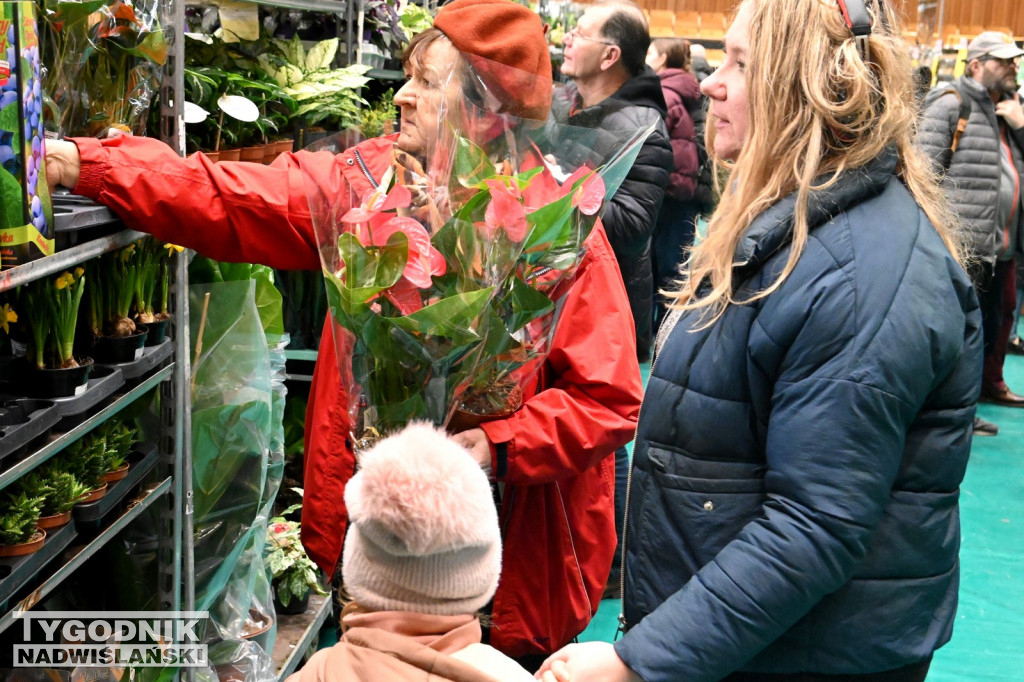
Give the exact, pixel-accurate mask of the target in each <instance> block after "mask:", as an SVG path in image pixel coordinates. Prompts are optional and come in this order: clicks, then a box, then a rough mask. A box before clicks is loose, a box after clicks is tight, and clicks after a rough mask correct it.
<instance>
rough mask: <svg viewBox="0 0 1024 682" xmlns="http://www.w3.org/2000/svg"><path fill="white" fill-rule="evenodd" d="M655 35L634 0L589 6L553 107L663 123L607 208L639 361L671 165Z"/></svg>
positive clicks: (593, 117)
mask: <svg viewBox="0 0 1024 682" xmlns="http://www.w3.org/2000/svg"><path fill="white" fill-rule="evenodd" d="M650 41H651V38H650V35H649V33H648V29H647V20H646V19H645V18H644V15H643V12H642V10H640V9H639V8H638V7H637V6H636V5H635V4H633V3H632V2H629V1H628V0H611V1H605V2H597V3H595V4H593V5H590V7H589V8H588V9H587V11H586V12H584V13H583V15H582V16H580V18H579V21H578V22H577V23H576V26H575V27H574V28H573V29H572V30H571V31H569V32H568V33H567V34H566V35H565V37H564V38H563V43H564V46H565V50H564V61H563V62H562V67H561V69H562V74H563V75H564V76H566V77H568V78H570V79H572V85H573V86H574V87H572V88H569V89H568V90H569V92H568V94H567V96H566V97H565V98H556V101H555V102H554V103H553V104H552V108H551V112H552V114H553V115H554V117H555V120H557V121H558V122H559V123H569V124H572V125H575V126H581V127H587V128H594V129H597V130H598V131H600V130H604V131H616V130H631V129H632V130H637V129H639V128H644V127H647V126H649V125H651V124H652V123H655V124H656V125H657V128H656V130H655V132H654V134H653V135H651V136H650V137H648V138H647V141H646V142H645V143H644V145H643V148H642V149H641V151H640V155H639V156H638V157H637V159H636V163H634V165H633V168H632V170H631V171H630V173H629V175H628V176H627V178H626V181H625V182H624V183H623V184H622V186H621V187H620V188H619V190H618V192H616V193H615V196H614V197H612V200H611V201H610V202H609V203H608V204H607V205H606V207H605V210H604V213H603V214H602V222H603V224H604V229H605V232H607V233H608V240H609V241H610V242H611V244H612V249H613V250H614V251H615V257H616V259H617V260H618V263H619V269H620V270H621V271H622V279H623V282H624V283H625V286H626V293H627V294H628V295H629V304H630V308H631V310H632V313H633V323H634V326H635V328H636V341H637V349H636V351H637V357H638V358H639V360H640V362H647V361H648V360H649V359H650V353H651V336H652V332H653V330H652V319H651V318H652V304H653V288H654V278H653V274H652V271H651V235H652V233H653V230H654V224H655V222H656V220H657V217H658V211H659V210H660V209H661V201H662V197H663V196H664V191H665V185H666V184H668V176H669V172H670V171H671V169H672V147H671V144H670V143H669V140H668V132H667V130H666V128H665V124H664V118H665V113H666V106H665V98H664V96H663V95H662V92H661V82H660V81H659V80H658V76H657V75H656V74H655V73H654V71H652V70H651V69H650V68H648V66H647V64H646V63H645V61H644V60H645V59H646V57H647V47H648V46H649V45H650ZM608 139H609V140H610V139H611V137H609V138H608ZM595 144H596V145H597V146H598V147H600V146H601V144H602V140H601V138H600V136H598V137H595ZM596 151H598V152H601V151H602V150H601V149H599V148H598V149H596ZM565 153H566V154H567V155H570V156H581V157H582V159H581V158H573V159H572V160H573V161H574V162H576V161H580V160H583V159H586V157H587V155H588V154H589V153H590V152H589V150H586V149H582V148H579V149H567V150H565Z"/></svg>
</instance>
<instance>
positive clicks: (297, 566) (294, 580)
mask: <svg viewBox="0 0 1024 682" xmlns="http://www.w3.org/2000/svg"><path fill="white" fill-rule="evenodd" d="M293 490H295V492H297V493H298V494H299V495H301V494H302V491H301V489H298V488H293ZM301 508H302V505H301V504H293V505H292V506H290V507H288V508H287V509H285V510H284V511H283V512H281V515H280V516H275V517H273V518H271V519H270V523H269V525H268V526H267V544H266V545H265V548H264V557H263V558H264V563H266V565H267V568H268V569H269V570H270V574H271V578H272V581H273V587H274V606H275V609H276V610H277V612H278V613H283V614H294V613H302V612H303V611H305V610H306V606H307V605H308V603H309V593H310V591H313V592H316V593H317V594H320V595H324V594H327V592H326V591H325V590H324V588H323V587H322V586H321V585H320V580H319V569H317V567H316V564H314V563H313V561H312V560H311V559H310V558H309V557H308V556H307V555H306V550H304V549H303V548H302V541H301V540H300V539H299V522H298V521H289V520H288V519H286V518H285V517H286V516H287V515H289V514H291V513H293V512H295V511H298V510H299V509H301Z"/></svg>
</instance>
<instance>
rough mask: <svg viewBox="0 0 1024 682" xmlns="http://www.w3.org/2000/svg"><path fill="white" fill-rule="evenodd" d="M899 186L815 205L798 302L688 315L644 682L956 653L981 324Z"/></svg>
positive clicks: (772, 223)
mask: <svg viewBox="0 0 1024 682" xmlns="http://www.w3.org/2000/svg"><path fill="white" fill-rule="evenodd" d="M895 166H896V155H895V152H887V153H885V154H883V155H882V156H881V157H880V158H879V159H877V160H876V161H874V162H873V163H871V164H870V165H869V166H868V167H866V168H861V169H857V170H854V171H849V172H846V173H844V174H843V176H842V177H841V178H840V180H839V181H838V182H837V184H836V185H835V186H833V187H832V188H830V189H829V190H827V191H824V192H819V193H817V194H815V195H814V196H813V198H812V202H811V204H810V207H809V208H810V215H809V220H810V224H811V225H812V226H816V227H813V229H812V232H811V234H810V236H809V238H808V241H807V245H806V248H805V250H804V252H803V254H802V256H801V257H800V260H799V262H798V264H797V266H796V268H795V269H794V270H793V272H792V273H791V274H790V275H789V277H788V278H787V280H786V281H785V283H784V284H783V285H782V286H781V287H780V288H779V289H778V290H777V291H776V292H774V293H773V294H771V295H770V296H768V297H766V298H765V299H763V300H760V301H757V302H756V303H753V304H749V305H734V306H730V307H729V308H728V309H727V310H726V312H725V314H724V315H723V316H722V317H721V318H720V319H719V320H718V321H717V322H716V323H715V324H714V325H712V326H711V327H709V328H706V329H702V330H699V331H693V330H694V329H696V328H698V327H699V324H698V323H697V321H696V319H695V316H694V315H692V314H691V315H684V316H683V317H682V319H681V320H680V321H679V323H678V324H677V325H676V327H675V328H674V330H673V331H672V332H671V334H670V335H669V336H668V339H667V341H666V342H665V345H664V347H663V348H662V349H661V352H660V354H659V355H658V357H657V359H656V362H655V366H654V369H653V371H652V375H651V379H650V383H649V385H648V387H647V393H646V396H645V398H644V405H643V408H642V409H641V413H640V423H639V430H638V433H637V440H636V450H635V456H634V463H633V467H634V468H633V472H632V482H631V489H630V500H629V512H628V519H627V533H626V537H625V540H624V542H625V543H626V566H625V570H626V591H625V595H624V604H625V607H626V608H625V617H626V622H627V627H628V628H629V629H628V631H627V633H626V635H625V636H624V637H623V638H622V639H621V640H620V641H619V642H617V644H616V646H615V648H616V651H617V653H618V654H619V656H620V657H621V658H622V659H623V660H624V661H625V662H626V664H627V665H629V667H630V668H632V669H633V670H634V671H635V672H637V673H638V674H639V675H640V676H641V677H642V678H643V679H644V680H646V681H647V682H657V681H660V680H687V682H712V681H713V680H719V679H721V678H722V677H723V676H725V675H727V674H728V673H730V672H732V671H734V670H746V671H752V672H766V673H767V672H772V673H792V672H800V671H809V672H817V673H825V674H858V673H868V672H876V671H882V670H889V669H892V668H897V667H900V666H903V665H907V664H910V663H914V662H917V661H920V660H923V659H925V658H927V657H928V656H929V655H930V654H931V653H932V651H934V650H935V649H936V648H938V647H939V646H941V645H942V644H943V643H945V642H946V641H947V640H948V639H949V637H950V634H951V631H952V625H953V618H954V613H955V610H956V602H957V587H958V566H959V565H958V559H957V554H958V549H959V543H960V526H959V517H958V506H957V499H958V493H959V486H960V482H961V480H962V479H963V475H964V470H965V468H966V465H967V457H968V452H969V449H970V440H971V423H972V419H973V416H974V411H975V402H976V400H977V397H978V391H979V379H980V376H981V335H980V327H979V325H980V316H979V312H978V307H977V300H976V297H975V294H974V291H973V289H972V288H971V285H970V282H969V281H968V279H967V277H966V275H965V274H964V272H963V270H962V269H961V268H960V266H959V265H958V264H957V263H956V262H955V260H954V259H953V258H952V256H950V254H949V252H948V251H947V249H946V247H945V246H944V245H943V243H942V240H941V239H940V238H939V236H938V234H937V233H936V232H935V230H934V228H933V227H932V226H931V224H930V223H929V221H928V219H927V218H926V216H925V215H924V213H923V212H922V211H921V210H920V209H919V207H918V206H917V204H916V203H915V202H914V200H913V198H912V197H911V195H910V194H909V192H907V190H906V189H905V187H904V186H903V184H902V183H901V182H900V181H899V180H898V179H897V178H896V177H895V175H894V169H895ZM793 206H794V197H792V196H790V197H788V198H787V199H784V200H782V201H780V202H778V203H777V204H776V205H775V206H773V207H772V208H771V209H769V210H768V211H766V212H765V213H764V214H762V215H761V216H759V217H758V218H757V219H756V220H755V221H754V223H753V224H752V225H751V226H750V228H749V230H748V232H747V234H746V235H745V237H744V238H743V240H742V241H741V243H740V245H739V247H738V253H737V258H736V262H737V263H742V265H738V266H737V272H736V273H735V274H736V282H737V293H736V295H737V297H738V298H739V299H740V300H742V299H743V298H744V297H745V296H749V295H750V294H751V293H752V292H755V291H758V290H761V289H763V288H765V287H766V286H767V285H769V284H770V283H771V282H773V281H774V280H775V279H776V277H777V275H778V273H779V272H780V271H781V270H782V268H783V265H784V263H785V261H786V258H787V256H788V253H789V241H790V227H791V224H792V212H793Z"/></svg>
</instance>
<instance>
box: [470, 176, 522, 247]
mask: <svg viewBox="0 0 1024 682" xmlns="http://www.w3.org/2000/svg"><path fill="white" fill-rule="evenodd" d="M486 184H487V187H488V188H489V190H490V193H491V201H490V203H488V204H487V210H486V211H484V222H483V223H478V224H477V228H478V229H479V230H480V232H481V233H482V234H483V236H484V237H485V238H486V239H494V238H495V237H496V236H497V234H498V232H499V231H504V232H505V234H506V235H508V238H509V239H511V240H512V241H514V242H521V241H523V239H525V238H526V230H527V225H526V209H525V208H523V205H522V204H521V203H519V199H518V197H517V195H518V194H519V192H518V189H513V188H510V187H509V186H508V185H506V184H505V183H502V182H497V181H494V180H487V181H486Z"/></svg>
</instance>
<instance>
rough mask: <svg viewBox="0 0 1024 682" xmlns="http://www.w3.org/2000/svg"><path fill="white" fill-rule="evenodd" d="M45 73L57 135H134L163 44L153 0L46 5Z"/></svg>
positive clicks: (49, 0)
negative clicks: (109, 131) (113, 131)
mask: <svg viewBox="0 0 1024 682" xmlns="http://www.w3.org/2000/svg"><path fill="white" fill-rule="evenodd" d="M42 5H43V6H44V7H45V14H44V16H45V19H46V25H47V29H48V32H47V35H46V36H45V37H46V40H45V41H44V46H45V55H46V60H45V61H46V63H47V64H49V65H50V70H49V72H48V74H47V76H46V80H45V83H44V90H45V91H46V92H47V93H48V94H49V96H50V97H51V98H52V100H53V104H54V106H55V107H56V109H57V116H56V117H57V119H58V120H57V121H56V123H57V124H58V125H59V130H58V132H60V133H62V134H63V135H66V136H68V137H71V136H76V135H79V136H80V135H85V136H92V137H97V136H102V135H103V134H105V132H106V130H107V129H108V128H110V127H118V128H121V129H123V130H125V131H131V132H133V133H135V134H137V135H142V134H144V133H145V132H146V119H147V116H148V114H149V105H150V102H151V101H152V98H153V94H154V93H155V92H156V91H157V88H158V87H159V76H160V71H161V69H162V68H163V65H164V62H166V61H167V44H166V42H165V39H164V31H163V28H162V26H161V24H160V22H159V19H158V8H159V2H158V0H44V2H43V3H42Z"/></svg>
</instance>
